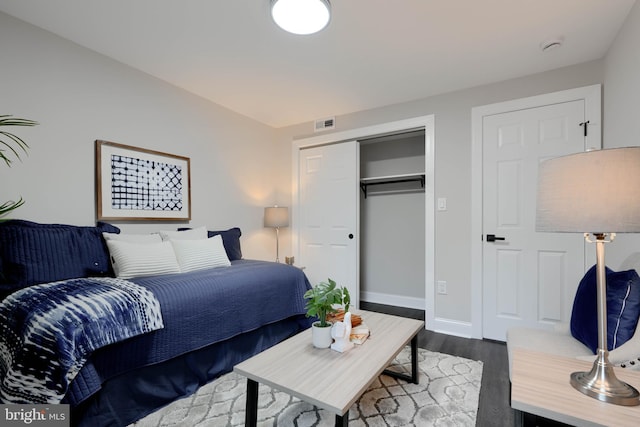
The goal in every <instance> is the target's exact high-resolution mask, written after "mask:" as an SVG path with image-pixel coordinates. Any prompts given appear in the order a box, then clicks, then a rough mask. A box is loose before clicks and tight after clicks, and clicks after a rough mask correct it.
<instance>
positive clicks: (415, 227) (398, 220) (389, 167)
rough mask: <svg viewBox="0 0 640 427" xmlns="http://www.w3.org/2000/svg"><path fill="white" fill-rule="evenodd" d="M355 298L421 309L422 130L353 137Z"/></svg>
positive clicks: (423, 255) (423, 206) (423, 237)
mask: <svg viewBox="0 0 640 427" xmlns="http://www.w3.org/2000/svg"><path fill="white" fill-rule="evenodd" d="M358 143H359V146H360V190H361V191H360V299H361V300H362V301H367V302H374V303H381V304H388V305H396V306H403V307H411V308H419V309H424V308H425V132H424V130H417V131H411V132H403V133H399V134H392V135H385V136H378V137H374V138H368V139H359V140H358Z"/></svg>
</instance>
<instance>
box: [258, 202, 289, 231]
mask: <svg viewBox="0 0 640 427" xmlns="http://www.w3.org/2000/svg"><path fill="white" fill-rule="evenodd" d="M264 226H265V227H271V228H279V227H288V226H289V208H285V207H279V206H274V207H269V208H264Z"/></svg>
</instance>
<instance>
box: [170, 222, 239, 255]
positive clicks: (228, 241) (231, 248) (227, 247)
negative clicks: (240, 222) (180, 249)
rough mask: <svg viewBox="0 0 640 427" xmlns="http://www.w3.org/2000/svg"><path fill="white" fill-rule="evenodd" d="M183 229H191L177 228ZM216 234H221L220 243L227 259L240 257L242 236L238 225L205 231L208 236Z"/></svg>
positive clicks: (185, 228)
mask: <svg viewBox="0 0 640 427" xmlns="http://www.w3.org/2000/svg"><path fill="white" fill-rule="evenodd" d="M185 230H191V229H190V228H187V227H182V228H178V231H185ZM218 234H219V235H221V236H222V245H223V246H224V251H225V252H226V253H227V258H229V261H235V260H238V259H242V249H241V247H240V236H242V231H241V230H240V229H239V228H238V227H234V228H230V229H228V230H221V231H207V237H209V238H211V237H213V236H217V235H218Z"/></svg>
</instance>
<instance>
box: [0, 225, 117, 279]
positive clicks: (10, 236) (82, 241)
mask: <svg viewBox="0 0 640 427" xmlns="http://www.w3.org/2000/svg"><path fill="white" fill-rule="evenodd" d="M119 231H120V230H119V229H118V228H117V227H114V226H112V225H110V224H107V223H104V222H99V223H98V224H97V226H96V227H78V226H73V225H64V224H39V223H35V222H31V221H24V220H15V219H14V220H9V221H4V222H0V259H1V261H0V265H2V271H1V272H0V273H1V274H0V290H3V291H14V290H17V289H20V288H24V287H26V286H31V285H34V284H37V283H48V282H55V281H58V280H65V279H72V278H77V277H89V276H109V275H112V274H113V273H112V270H111V265H110V263H109V253H108V251H107V247H106V245H105V242H104V240H103V239H102V232H110V233H117V232H119Z"/></svg>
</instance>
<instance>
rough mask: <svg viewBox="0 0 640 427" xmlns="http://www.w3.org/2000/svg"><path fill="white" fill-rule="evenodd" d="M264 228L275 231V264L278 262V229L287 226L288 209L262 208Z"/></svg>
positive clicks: (276, 207)
mask: <svg viewBox="0 0 640 427" xmlns="http://www.w3.org/2000/svg"><path fill="white" fill-rule="evenodd" d="M264 226H265V227H269V228H275V229H276V262H280V227H288V226H289V208H285V207H280V206H273V207H268V208H264Z"/></svg>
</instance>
